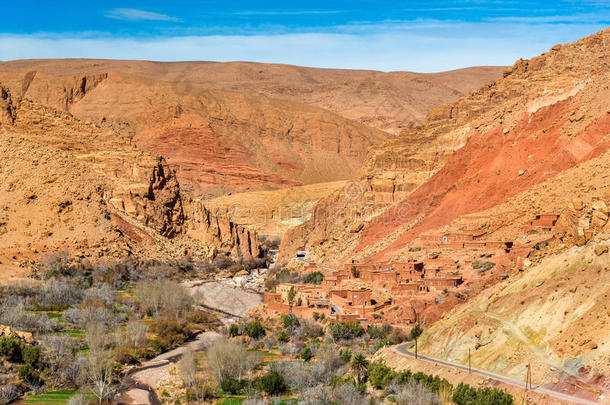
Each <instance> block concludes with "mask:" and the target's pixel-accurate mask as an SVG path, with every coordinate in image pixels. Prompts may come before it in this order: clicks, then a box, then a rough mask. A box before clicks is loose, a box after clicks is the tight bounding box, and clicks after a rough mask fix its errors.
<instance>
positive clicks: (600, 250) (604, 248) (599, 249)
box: [594, 245, 608, 256]
mask: <svg viewBox="0 0 610 405" xmlns="http://www.w3.org/2000/svg"><path fill="white" fill-rule="evenodd" d="M594 252H595V254H596V255H597V256H601V255H603V254H605V253H608V245H597V246H595V250H594Z"/></svg>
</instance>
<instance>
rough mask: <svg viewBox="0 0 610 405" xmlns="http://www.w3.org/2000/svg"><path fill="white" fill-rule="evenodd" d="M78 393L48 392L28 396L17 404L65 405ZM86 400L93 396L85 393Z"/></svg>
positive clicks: (72, 391)
mask: <svg viewBox="0 0 610 405" xmlns="http://www.w3.org/2000/svg"><path fill="white" fill-rule="evenodd" d="M77 392H78V391H75V390H65V391H49V392H45V393H43V394H38V395H28V396H26V397H24V398H23V399H22V400H21V401H19V402H18V404H48V405H65V404H67V403H68V400H69V399H70V397H71V396H73V395H74V394H76V393H77ZM85 397H86V398H92V397H93V394H91V393H86V394H85Z"/></svg>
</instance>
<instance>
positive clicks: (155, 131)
mask: <svg viewBox="0 0 610 405" xmlns="http://www.w3.org/2000/svg"><path fill="white" fill-rule="evenodd" d="M0 78H2V80H5V81H6V82H7V83H9V84H10V86H11V89H12V90H13V92H19V91H20V92H21V93H22V95H23V97H25V98H28V99H31V100H35V101H37V102H40V103H43V104H46V105H50V106H52V107H55V108H59V109H65V110H66V111H68V112H70V113H71V114H73V115H74V116H75V117H77V118H80V119H82V120H87V121H91V122H94V123H97V124H98V125H100V126H102V127H104V128H109V129H112V130H113V131H115V132H120V133H122V134H123V135H124V136H126V137H130V138H132V139H133V142H134V144H135V145H136V146H137V147H138V148H139V149H142V150H145V151H148V152H151V153H153V154H157V155H161V156H163V157H165V158H166V159H167V161H168V163H169V164H170V165H171V166H172V167H174V168H175V169H176V171H177V174H178V178H179V179H180V181H181V183H182V184H183V186H184V187H185V190H187V191H189V192H191V193H192V194H193V195H201V194H202V193H208V194H209V193H211V194H223V193H225V192H229V191H244V190H256V189H268V188H281V187H289V186H294V185H301V184H312V183H319V182H327V181H336V180H344V179H347V178H350V177H351V176H352V175H353V173H354V172H355V171H356V170H358V168H359V167H360V165H361V164H362V161H363V159H364V156H365V154H366V150H367V148H368V147H369V146H370V145H372V144H375V143H377V142H380V141H382V140H384V139H386V138H387V137H388V134H386V133H384V132H382V131H378V130H375V129H372V128H369V127H366V126H364V125H361V124H358V123H355V122H353V121H350V120H348V119H345V118H343V117H340V116H338V115H336V114H333V113H330V112H328V111H326V110H322V109H320V108H316V107H311V106H307V105H304V104H298V103H293V102H289V101H281V100H273V99H269V98H266V97H257V96H249V95H244V94H235V93H225V92H219V91H209V90H204V89H202V88H198V87H194V86H191V85H183V84H173V83H167V82H162V81H156V80H152V79H148V78H141V77H136V76H130V75H123V74H118V73H108V74H106V73H104V74H97V75H89V76H84V77H80V76H70V77H57V76H46V75H44V74H42V73H32V72H16V73H15V72H12V73H4V74H2V75H0Z"/></svg>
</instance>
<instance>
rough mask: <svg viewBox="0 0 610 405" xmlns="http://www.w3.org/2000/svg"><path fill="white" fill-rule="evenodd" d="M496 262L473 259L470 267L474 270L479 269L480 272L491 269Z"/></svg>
mask: <svg viewBox="0 0 610 405" xmlns="http://www.w3.org/2000/svg"><path fill="white" fill-rule="evenodd" d="M495 265H496V264H495V263H493V262H486V261H484V260H475V261H474V262H472V268H473V269H475V270H479V272H480V273H484V272H486V271H487V270H491V269H493V268H494V266H495Z"/></svg>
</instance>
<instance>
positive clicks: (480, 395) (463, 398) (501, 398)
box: [452, 383, 513, 405]
mask: <svg viewBox="0 0 610 405" xmlns="http://www.w3.org/2000/svg"><path fill="white" fill-rule="evenodd" d="M452 400H453V402H455V403H456V404H458V405H492V404H493V405H512V404H513V397H512V395H510V394H509V393H507V392H505V391H502V390H499V389H497V388H489V387H485V388H474V387H471V386H470V385H468V384H464V383H460V384H459V385H458V386H457V388H456V389H455V390H454V391H453V397H452Z"/></svg>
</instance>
